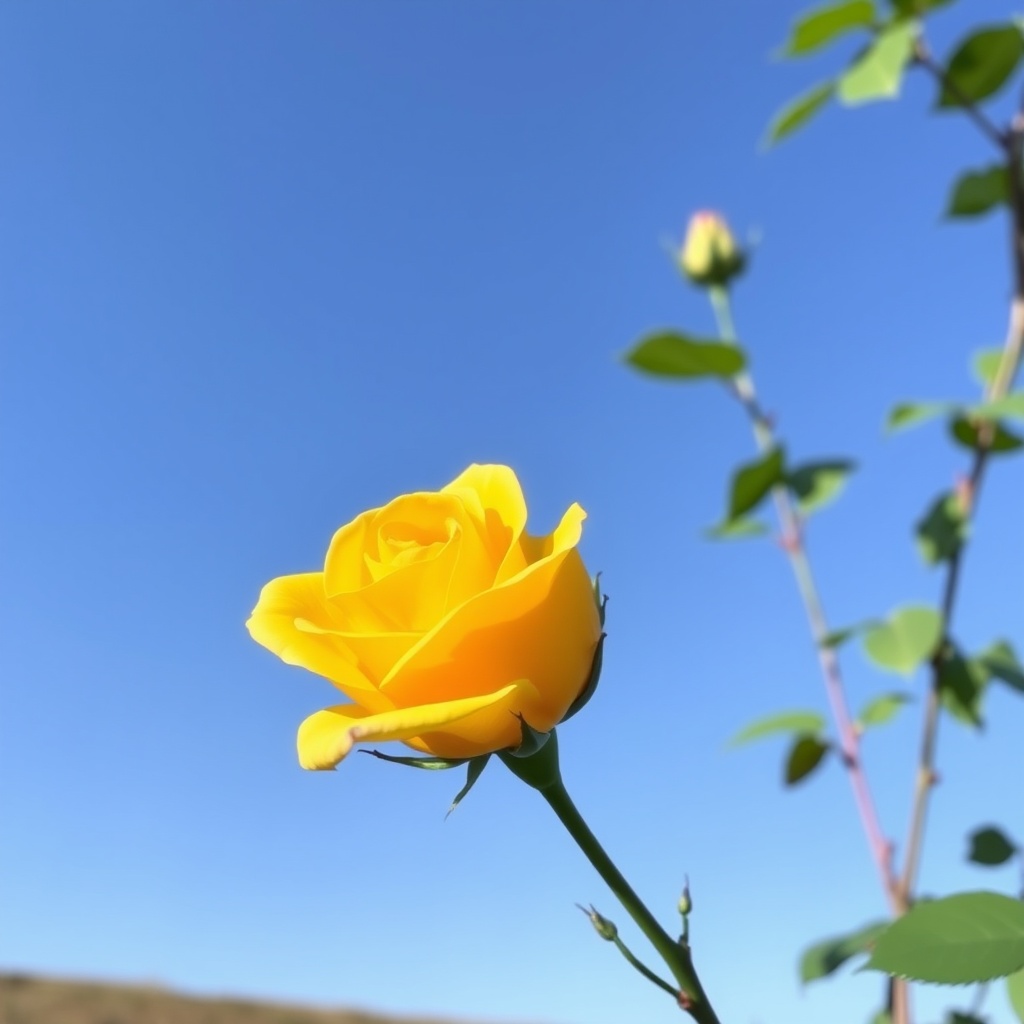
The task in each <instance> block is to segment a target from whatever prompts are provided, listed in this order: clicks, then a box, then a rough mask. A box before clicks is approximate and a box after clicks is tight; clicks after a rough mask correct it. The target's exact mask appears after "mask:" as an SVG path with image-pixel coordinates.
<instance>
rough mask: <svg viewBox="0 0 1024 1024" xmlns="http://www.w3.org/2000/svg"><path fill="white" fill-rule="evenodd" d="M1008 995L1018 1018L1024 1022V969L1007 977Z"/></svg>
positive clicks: (1022, 1023)
mask: <svg viewBox="0 0 1024 1024" xmlns="http://www.w3.org/2000/svg"><path fill="white" fill-rule="evenodd" d="M1006 997H1007V999H1009V1000H1010V1006H1011V1007H1012V1008H1013V1012H1014V1013H1015V1014H1017V1020H1019V1021H1020V1022H1021V1024H1024V971H1017V973H1016V974H1011V975H1010V976H1009V977H1008V978H1007V979H1006Z"/></svg>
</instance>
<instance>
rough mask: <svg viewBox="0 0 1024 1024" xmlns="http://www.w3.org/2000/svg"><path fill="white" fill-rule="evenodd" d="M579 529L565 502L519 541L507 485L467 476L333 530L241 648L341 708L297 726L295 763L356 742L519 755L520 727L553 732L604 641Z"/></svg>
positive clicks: (510, 479)
mask: <svg viewBox="0 0 1024 1024" xmlns="http://www.w3.org/2000/svg"><path fill="white" fill-rule="evenodd" d="M585 518H586V513H585V512H584V511H583V509H581V508H580V507H579V505H575V504H574V505H572V506H571V507H570V508H569V510H568V511H567V512H566V513H565V515H564V516H563V517H562V521H561V523H560V524H559V525H558V527H557V528H556V529H555V530H554V532H553V533H551V534H549V535H548V536H546V537H532V536H530V535H529V534H528V533H526V530H525V527H526V503H525V501H524V499H523V493H522V490H521V488H520V486H519V481H518V480H517V479H516V475H515V473H514V472H513V471H512V470H511V469H509V468H508V467H507V466H476V465H474V466H470V467H469V469H467V470H466V471H465V472H464V473H463V474H461V476H459V477H458V478H457V479H455V480H453V481H452V482H451V483H450V484H448V486H447V487H444V488H442V489H441V490H440V491H437V492H436V493H417V494H406V495H403V496H402V497H399V498H395V500H394V501H392V502H390V503H389V504H387V505H385V506H384V507H383V508H379V509H372V510H371V511H369V512H364V513H363V514H362V515H360V516H358V517H357V518H356V519H354V520H353V521H352V522H351V523H349V524H348V525H347V526H343V527H342V528H341V529H340V530H338V532H337V533H336V534H335V535H334V538H333V539H332V541H331V544H330V547H329V549H328V551H327V558H326V561H325V563H324V569H323V571H322V572H310V573H302V574H301V575H297V576H282V577H280V578H278V579H276V580H272V581H271V582H270V583H268V584H267V585H266V586H265V587H264V588H263V591H262V592H261V594H260V599H259V602H258V603H257V605H256V607H255V609H254V610H253V613H252V616H251V617H250V618H249V621H248V622H247V623H246V625H247V627H248V629H249V633H250V634H251V636H252V638H253V639H254V640H256V641H257V643H260V644H263V646H264V647H267V648H269V649H270V650H271V651H273V652H274V653H275V654H277V655H278V656H279V657H280V658H281V659H282V660H284V661H286V662H287V663H288V664H290V665H299V666H301V667H303V668H306V669H309V670H310V671H311V672H316V673H317V674H319V675H322V676H324V677H326V678H327V679H328V680H330V682H332V683H333V684H334V685H335V686H336V687H337V688H338V689H339V690H341V692H342V693H343V694H344V695H345V696H346V697H347V698H348V703H344V704H338V705H335V706H333V707H329V708H326V709H324V710H323V711H317V712H316V713H315V714H313V715H311V716H310V717H309V718H307V719H306V720H305V721H304V722H303V723H302V725H301V726H300V727H299V734H298V750H299V761H300V763H301V764H302V766H303V767H304V768H310V769H326V768H334V767H336V766H337V764H338V762H339V761H341V760H342V759H343V758H344V757H345V756H346V755H347V754H348V753H349V751H350V750H351V749H352V747H353V746H354V745H355V744H356V743H359V742H362V741H368V742H383V741H387V740H401V741H402V742H404V743H406V744H407V745H408V746H410V747H413V748H414V749H415V750H418V751H420V752H422V753H425V754H431V755H434V756H437V757H446V758H463V757H475V756H477V755H480V754H486V753H491V752H493V751H496V750H504V749H507V748H511V747H515V746H517V745H518V744H519V742H520V740H521V736H522V727H521V724H520V719H519V718H518V717H516V716H517V715H522V717H523V718H524V719H525V720H526V721H527V722H528V723H529V724H530V726H532V727H533V728H534V729H537V730H539V731H541V732H546V731H548V730H550V729H552V728H554V726H556V725H557V724H558V723H559V722H560V721H561V720H562V718H563V716H564V715H565V713H566V712H567V711H568V709H569V707H570V706H571V705H572V703H573V701H574V700H575V699H576V698H577V696H578V695H579V694H580V692H581V690H582V689H583V688H584V686H585V685H586V684H587V681H588V678H589V676H590V671H591V666H592V663H593V661H594V655H595V652H596V650H597V645H598V641H599V639H600V636H601V623H600V620H599V616H598V609H597V604H596V602H595V600H594V590H593V584H592V583H591V580H590V577H589V576H588V575H587V571H586V569H585V568H584V565H583V560H582V559H581V558H580V555H579V552H578V551H577V550H576V545H577V544H578V543H579V539H580V535H581V533H582V528H583V520H584V519H585Z"/></svg>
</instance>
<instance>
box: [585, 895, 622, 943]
mask: <svg viewBox="0 0 1024 1024" xmlns="http://www.w3.org/2000/svg"><path fill="white" fill-rule="evenodd" d="M576 906H577V907H579V908H580V910H582V911H583V913H584V914H586V915H587V917H589V918H590V923H591V924H592V925H593V926H594V931H595V932H597V934H598V935H600V936H601V938H602V939H604V940H605V941H606V942H614V941H615V940H616V938H618V935H619V929H618V928H616V927H615V925H614V924H613V923H612V922H611V921H609V920H608V918H606V917H602V916H601V915H600V914H599V913H598V912H597V910H595V909H594V906H593V905H591V906H590V909H589V910H588V909H587V908H586V907H584V906H581V905H580V904H579V903H577V904H576Z"/></svg>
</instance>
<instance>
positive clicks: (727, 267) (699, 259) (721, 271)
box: [678, 210, 746, 288]
mask: <svg viewBox="0 0 1024 1024" xmlns="http://www.w3.org/2000/svg"><path fill="white" fill-rule="evenodd" d="M678 260H679V268H680V270H682V272H683V273H684V274H685V275H686V276H687V277H688V278H689V279H690V280H691V281H692V282H693V283H694V284H697V285H701V286H702V287H705V288H708V287H720V286H722V285H726V284H728V283H729V281H731V280H732V278H734V277H736V276H738V275H739V274H740V273H742V271H743V267H744V264H745V263H746V257H745V255H744V254H743V252H742V250H740V249H739V248H738V246H737V245H736V240H735V239H734V238H733V236H732V232H731V231H730V230H729V225H728V224H726V222H725V221H724V220H723V219H722V217H720V216H719V215H718V214H717V213H713V212H710V211H707V210H704V211H701V212H700V213H695V214H694V215H693V217H692V218H691V219H690V225H689V227H688V228H687V231H686V239H685V241H684V242H683V247H682V250H681V251H680V252H679V257H678Z"/></svg>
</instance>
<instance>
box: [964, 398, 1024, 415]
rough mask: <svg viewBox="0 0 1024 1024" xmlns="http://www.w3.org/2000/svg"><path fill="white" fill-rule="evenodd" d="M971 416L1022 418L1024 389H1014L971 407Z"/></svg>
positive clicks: (1023, 413) (1023, 412)
mask: <svg viewBox="0 0 1024 1024" xmlns="http://www.w3.org/2000/svg"><path fill="white" fill-rule="evenodd" d="M971 416H973V417H974V418H975V419H979V420H998V419H1002V418H1004V417H1005V418H1006V419H1015V420H1024V391H1014V392H1012V393H1011V394H1009V395H1004V396H1003V397H1002V398H996V399H994V400H993V401H991V402H983V403H982V404H981V405H976V406H974V408H972V409H971Z"/></svg>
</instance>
